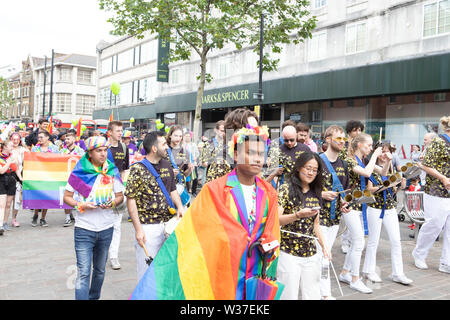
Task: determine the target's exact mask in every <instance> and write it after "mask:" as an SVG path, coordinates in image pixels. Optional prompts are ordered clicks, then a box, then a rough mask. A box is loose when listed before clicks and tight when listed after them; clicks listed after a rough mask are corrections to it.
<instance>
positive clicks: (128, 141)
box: [122, 130, 138, 157]
mask: <svg viewBox="0 0 450 320" xmlns="http://www.w3.org/2000/svg"><path fill="white" fill-rule="evenodd" d="M132 140H133V135H132V134H131V131H128V130H125V131H124V132H123V137H122V142H123V143H125V145H126V146H127V148H128V154H129V156H130V157H131V156H134V155H135V154H136V153H137V152H138V149H137V147H136V145H135V144H134V142H132Z"/></svg>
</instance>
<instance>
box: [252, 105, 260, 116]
mask: <svg viewBox="0 0 450 320" xmlns="http://www.w3.org/2000/svg"><path fill="white" fill-rule="evenodd" d="M260 108H261V106H259V105H258V106H255V109H254V110H253V111H254V112H255V113H256V114H257V115H258V118H259V116H260V115H259V110H260Z"/></svg>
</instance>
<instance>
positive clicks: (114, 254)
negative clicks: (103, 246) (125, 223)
mask: <svg viewBox="0 0 450 320" xmlns="http://www.w3.org/2000/svg"><path fill="white" fill-rule="evenodd" d="M114 217H115V221H114V232H113V237H112V240H111V245H110V246H109V258H110V259H118V258H119V247H120V236H121V233H122V232H121V226H122V217H123V214H122V213H120V214H114Z"/></svg>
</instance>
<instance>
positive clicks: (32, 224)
mask: <svg viewBox="0 0 450 320" xmlns="http://www.w3.org/2000/svg"><path fill="white" fill-rule="evenodd" d="M37 220H38V216H33V220H31V226H33V227H36V226H37V225H38V222H37Z"/></svg>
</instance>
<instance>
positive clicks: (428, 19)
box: [423, 0, 450, 37]
mask: <svg viewBox="0 0 450 320" xmlns="http://www.w3.org/2000/svg"><path fill="white" fill-rule="evenodd" d="M447 32H450V0H442V1H437V2H435V3H431V4H427V5H425V6H424V9H423V36H424V37H429V36H434V35H437V34H442V33H447Z"/></svg>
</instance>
